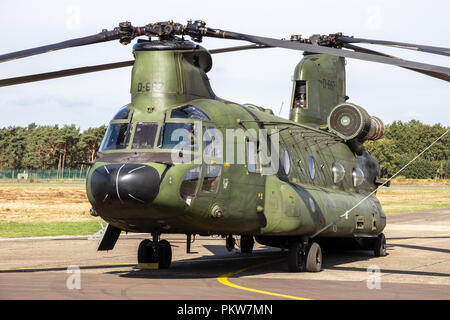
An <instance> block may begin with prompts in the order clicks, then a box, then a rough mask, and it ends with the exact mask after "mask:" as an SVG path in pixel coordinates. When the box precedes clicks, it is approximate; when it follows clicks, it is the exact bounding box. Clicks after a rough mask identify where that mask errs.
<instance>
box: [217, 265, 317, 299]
mask: <svg viewBox="0 0 450 320" xmlns="http://www.w3.org/2000/svg"><path fill="white" fill-rule="evenodd" d="M284 260H285V259H279V260H275V261H269V262H264V263H260V264H256V265H253V266H250V267H246V268H243V269H239V270H236V271H232V272H229V273H226V274H223V275H221V276H219V277H218V278H217V281H219V282H220V283H221V284H223V285H226V286H228V287H231V288H235V289H240V290H246V291H251V292H256V293H261V294H267V295H271V296H276V297H282V298H287V299H294V300H311V299H308V298H301V297H295V296H289V295H286V294H280V293H275V292H269V291H263V290H257V289H253V288H247V287H243V286H239V285H237V284H234V283H231V282H230V281H229V280H228V277H232V276H234V275H237V274H239V273H242V272H245V271H247V270H250V269H255V268H259V267H262V266H265V265H268V264H272V263H276V262H280V261H284Z"/></svg>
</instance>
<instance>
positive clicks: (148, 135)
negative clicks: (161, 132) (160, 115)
mask: <svg viewBox="0 0 450 320" xmlns="http://www.w3.org/2000/svg"><path fill="white" fill-rule="evenodd" d="M157 130H158V124H157V123H138V124H137V125H136V130H135V132H134V138H133V144H132V145H131V147H132V148H133V149H152V148H153V144H154V143H155V137H156V131H157Z"/></svg>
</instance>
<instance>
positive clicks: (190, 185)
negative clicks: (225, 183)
mask: <svg viewBox="0 0 450 320" xmlns="http://www.w3.org/2000/svg"><path fill="white" fill-rule="evenodd" d="M201 173H202V167H201V166H198V167H196V168H194V169H191V170H189V171H188V172H187V173H186V175H185V176H184V178H183V182H181V186H180V196H181V198H182V199H183V200H184V201H185V202H186V203H187V204H188V205H190V204H191V202H192V200H193V199H194V197H195V191H196V190H197V186H198V182H199V180H200V176H201Z"/></svg>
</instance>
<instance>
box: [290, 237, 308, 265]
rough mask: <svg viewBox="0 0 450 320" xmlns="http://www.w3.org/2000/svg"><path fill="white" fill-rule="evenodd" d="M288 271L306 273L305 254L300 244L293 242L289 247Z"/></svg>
mask: <svg viewBox="0 0 450 320" xmlns="http://www.w3.org/2000/svg"><path fill="white" fill-rule="evenodd" d="M288 269H289V271H290V272H303V271H305V253H304V250H303V247H302V245H301V243H300V242H297V241H295V242H293V243H291V245H290V247H289V253H288Z"/></svg>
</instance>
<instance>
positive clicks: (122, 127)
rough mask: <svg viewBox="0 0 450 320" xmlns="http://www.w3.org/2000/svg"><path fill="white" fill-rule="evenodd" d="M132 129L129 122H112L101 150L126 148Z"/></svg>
mask: <svg viewBox="0 0 450 320" xmlns="http://www.w3.org/2000/svg"><path fill="white" fill-rule="evenodd" d="M130 131H131V124H129V123H112V124H110V125H109V127H108V130H106V134H105V138H104V139H103V142H102V145H101V146H100V149H99V151H106V150H116V149H125V148H126V147H128V142H129V141H130Z"/></svg>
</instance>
